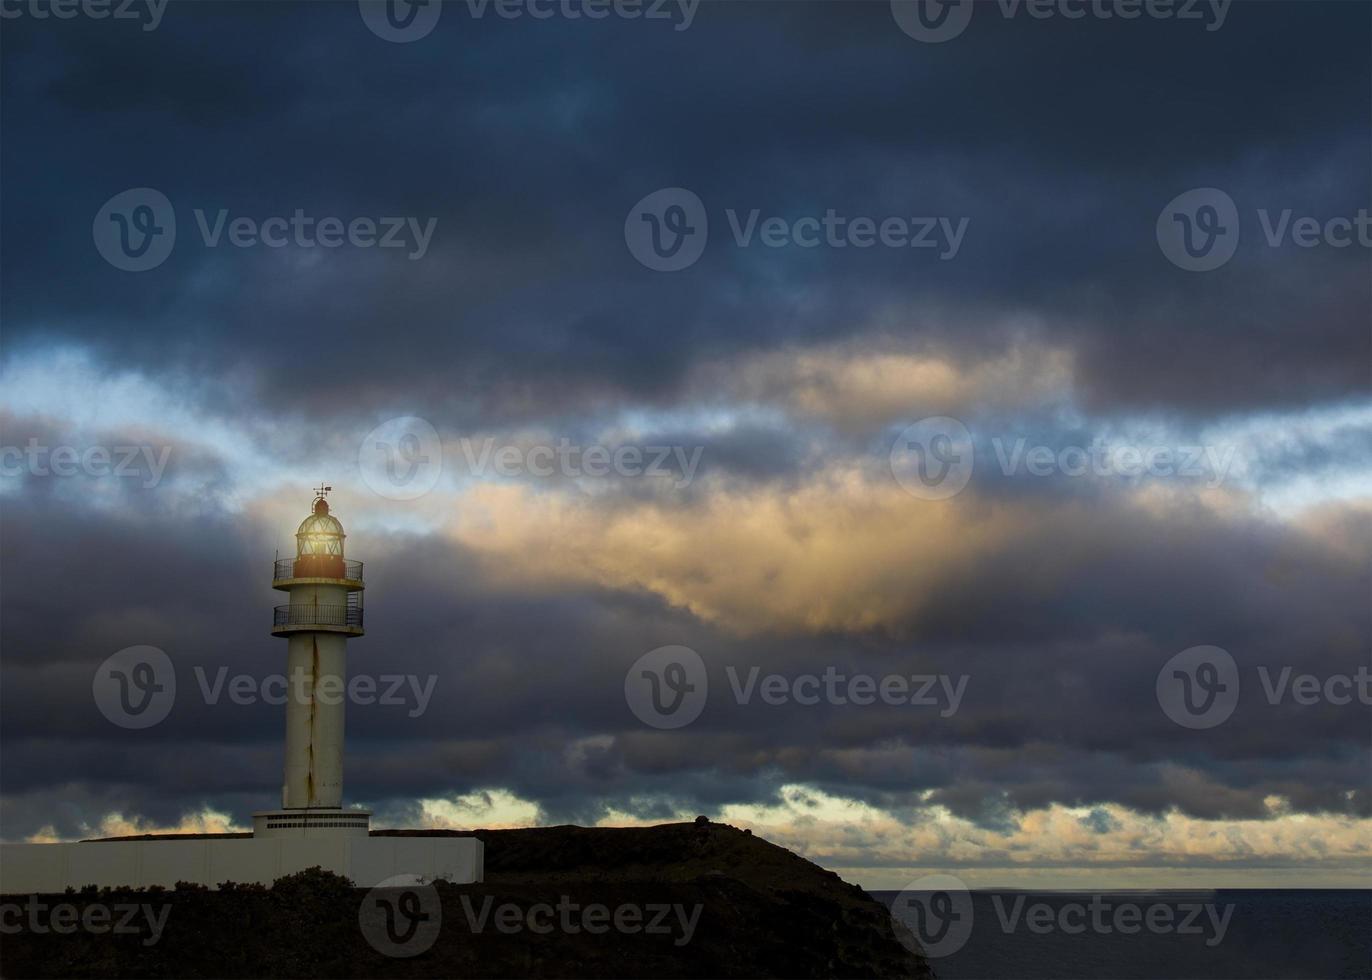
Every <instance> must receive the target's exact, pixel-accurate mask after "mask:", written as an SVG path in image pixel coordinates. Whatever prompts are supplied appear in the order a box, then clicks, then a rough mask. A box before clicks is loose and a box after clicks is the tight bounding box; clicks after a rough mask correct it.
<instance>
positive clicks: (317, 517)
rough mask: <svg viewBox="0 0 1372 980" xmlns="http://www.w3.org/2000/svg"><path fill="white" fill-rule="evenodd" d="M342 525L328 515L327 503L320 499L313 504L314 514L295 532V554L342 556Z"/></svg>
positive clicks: (343, 535) (344, 535)
mask: <svg viewBox="0 0 1372 980" xmlns="http://www.w3.org/2000/svg"><path fill="white" fill-rule="evenodd" d="M345 537H347V535H346V534H344V533H343V525H342V524H340V523H338V518H336V517H334V516H333V515H332V514H330V513H329V505H328V502H327V501H325V500H324V498H323V497H320V498H319V499H318V500H316V501H315V502H314V513H312V514H311V515H310V516H309V517H307V518H305V519H304V520H303V521H301V522H300V528H299V530H297V531H296V532H295V540H296V553H297V554H300V555H337V556H340V557H341V556H342V554H343V539H344V538H345Z"/></svg>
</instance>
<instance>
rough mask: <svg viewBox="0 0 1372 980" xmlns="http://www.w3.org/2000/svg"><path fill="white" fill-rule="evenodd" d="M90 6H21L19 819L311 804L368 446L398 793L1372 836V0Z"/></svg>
mask: <svg viewBox="0 0 1372 980" xmlns="http://www.w3.org/2000/svg"><path fill="white" fill-rule="evenodd" d="M64 12H65V13H68V14H70V16H66V17H57V16H54V15H53V12H52V11H51V9H50V7H49V6H47V5H46V4H41V3H40V4H36V5H35V4H31V3H29V2H28V0H24V2H22V3H21V2H15V0H6V2H5V4H4V5H3V6H0V14H2V15H3V16H0V82H2V83H3V88H2V89H0V545H3V561H2V562H0V651H2V653H0V838H3V839H4V840H6V841H21V840H66V839H79V838H82V837H89V836H98V835H104V834H112V833H119V832H131V831H135V830H136V831H169V830H174V829H211V830H213V829H226V828H227V829H245V828H247V827H248V826H250V820H249V815H250V814H251V812H252V811H253V810H258V809H265V808H269V807H273V806H276V805H277V804H278V802H279V794H278V792H277V787H278V786H279V780H280V772H281V764H282V735H283V731H284V721H283V717H282V715H283V713H284V708H283V707H281V705H280V704H279V703H271V699H270V696H269V694H270V684H269V683H268V679H269V678H271V677H272V676H273V675H277V674H280V673H281V672H283V671H284V669H285V644H284V642H283V641H282V640H280V639H277V638H274V637H272V636H271V633H270V618H269V616H270V611H271V607H272V606H274V605H278V604H280V603H281V602H284V601H285V600H284V599H282V598H281V596H282V593H279V592H273V591H272V589H271V587H270V585H271V578H270V575H269V571H268V560H269V559H271V558H274V557H276V556H277V555H278V554H280V555H283V556H284V555H289V554H291V553H292V552H291V549H292V548H293V547H294V538H293V534H294V532H295V529H296V526H297V525H298V524H299V522H300V521H301V520H302V519H303V518H304V517H305V516H306V515H307V514H308V512H309V508H310V505H311V501H312V488H313V487H315V486H317V485H320V484H321V483H322V484H329V485H332V487H333V491H332V492H331V493H330V494H329V500H330V504H331V506H332V508H333V513H334V515H335V516H337V517H338V518H339V519H340V520H341V521H342V523H343V525H344V526H345V528H346V530H347V533H348V537H347V544H346V547H347V554H348V557H349V558H353V559H357V560H361V561H363V562H364V563H365V570H366V572H365V574H366V581H367V589H366V593H365V602H366V630H367V632H366V636H365V637H361V638H358V639H354V640H352V641H350V644H349V671H350V675H352V676H357V677H364V678H367V679H368V680H369V682H371V683H375V685H376V689H377V691H378V693H377V694H376V696H374V697H370V698H369V697H368V696H367V694H366V693H365V691H363V692H362V693H359V694H357V695H356V696H354V697H351V698H350V703H349V704H348V705H347V709H346V710H347V732H348V735H347V737H348V741H347V757H346V764H345V765H346V768H345V784H344V793H345V797H346V799H347V800H348V801H349V802H351V803H355V804H360V805H365V806H367V807H370V808H371V809H372V810H374V812H375V817H374V818H373V824H374V825H375V826H442V827H462V828H470V827H496V826H527V825H543V824H552V823H578V824H585V825H591V824H605V825H622V824H634V823H656V822H664V821H669V820H676V819H690V818H693V817H694V816H695V815H696V814H706V815H708V816H709V817H710V818H711V819H715V820H722V821H727V822H729V823H733V824H735V825H737V826H744V827H749V828H752V829H753V831H754V832H755V833H758V834H761V835H764V836H766V837H767V838H768V839H771V840H773V841H776V842H777V843H780V844H783V845H784V846H787V847H790V848H792V849H793V850H796V851H797V852H798V853H801V854H803V855H804V856H806V857H808V858H810V859H812V860H815V861H817V862H819V863H820V864H822V865H823V866H825V867H828V868H831V869H834V870H837V871H839V872H840V873H841V874H843V875H844V876H845V877H846V878H848V879H849V880H852V881H857V882H859V883H860V884H862V885H864V886H866V887H869V888H891V889H896V888H900V887H902V886H903V885H904V884H905V883H906V882H908V881H910V880H912V879H914V878H916V877H918V876H920V875H922V874H925V873H931V872H944V871H946V872H951V873H954V874H957V875H959V876H961V877H962V878H963V879H964V880H966V881H967V882H968V883H969V884H971V885H973V886H978V885H984V886H991V885H996V886H1022V887H1107V886H1109V887H1162V886H1186V887H1219V886H1247V887H1267V886H1282V885H1302V886H1347V885H1353V884H1359V883H1361V884H1364V885H1365V883H1366V880H1367V875H1368V873H1369V872H1372V751H1370V746H1372V697H1370V692H1369V687H1372V682H1369V679H1368V676H1367V675H1368V671H1369V668H1370V666H1372V603H1369V601H1368V600H1369V596H1370V595H1372V521H1369V517H1372V389H1370V388H1369V367H1370V366H1372V357H1370V356H1369V355H1372V341H1370V335H1369V323H1370V322H1372V317H1370V316H1369V314H1370V313H1372V276H1369V274H1368V273H1369V271H1372V270H1370V269H1369V255H1370V254H1372V253H1369V248H1372V223H1370V222H1369V219H1368V209H1369V207H1370V206H1372V200H1370V199H1369V198H1370V197H1372V195H1369V175H1370V173H1372V171H1370V169H1369V168H1370V166H1372V129H1370V128H1369V124H1370V123H1372V54H1369V52H1372V5H1369V4H1366V3H1363V2H1360V0H1349V2H1320V0H1314V2H1302V3H1295V2H1284V0H1237V2H1234V3H1232V4H1230V3H1222V2H1215V3H1210V2H1206V3H1197V4H1181V3H1178V4H1166V3H1160V4H1156V5H1150V6H1147V7H1146V8H1145V7H1140V8H1134V7H1131V6H1130V5H1129V4H1128V3H1123V4H1117V3H1112V2H1106V0H1100V2H1097V3H1094V4H1081V3H1076V2H1074V0H1068V2H1067V3H1065V4H1049V5H1045V4H1042V3H1036V4H1030V3H1028V2H1027V0H1026V2H1025V3H1014V2H1012V0H995V2H989V0H986V2H978V3H976V4H975V5H973V4H971V3H970V0H969V2H968V3H964V4H961V5H950V6H949V7H947V8H944V7H942V6H941V5H939V4H937V3H932V4H930V5H925V6H920V5H918V4H912V3H907V2H905V0H897V2H896V3H895V4H892V3H890V2H885V0H882V2H875V0H874V2H842V3H839V2H834V3H830V2H823V0H816V2H784V0H777V2H750V0H736V2H734V0H731V2H718V0H714V2H708V0H707V2H703V3H699V4H694V3H676V2H671V3H656V0H653V2H650V3H647V4H644V5H641V6H640V5H635V4H632V3H628V2H625V3H622V4H619V5H614V4H607V5H604V6H597V5H595V4H592V5H591V6H590V7H589V8H588V7H584V6H582V5H581V4H580V3H570V2H569V3H566V4H564V3H562V2H560V0H559V2H558V3H551V2H548V0H530V2H523V0H506V2H505V3H503V4H498V3H496V2H494V0H492V2H491V3H489V4H485V3H482V2H480V0H470V2H466V0H464V2H448V3H444V4H442V5H441V6H439V5H436V4H432V3H431V4H428V5H417V6H413V7H411V6H409V5H408V4H406V3H403V2H402V3H399V5H396V4H394V3H393V4H392V5H391V7H390V8H389V9H388V8H387V7H386V5H385V4H376V3H372V2H370V0H367V2H363V3H361V4H359V3H357V2H352V0H318V2H300V3H294V2H273V3H270V4H268V3H257V2H251V0H244V2H235V3H220V2H215V0H202V2H196V3H187V2H181V0H177V2H172V3H170V4H162V3H157V2H144V0H137V2H131V3H128V4H126V5H124V6H123V7H111V8H109V9H108V10H107V9H106V8H103V7H101V6H99V5H98V4H97V5H92V4H83V5H78V6H75V7H73V8H71V9H69V10H66V11H64ZM1183 12H1184V15H1183ZM104 13H109V14H110V15H109V16H102V14H104ZM593 14H594V15H596V16H591V15H593ZM1135 14H1137V16H1134V15H1135ZM602 15H603V16H602ZM129 648H137V649H136V650H135V652H134V653H132V654H128V653H121V651H127V650H128V649H129ZM147 648H154V649H155V651H160V652H161V654H165V661H162V660H156V661H155V662H156V663H157V664H159V665H164V666H158V668H157V669H158V670H159V671H164V670H165V671H166V672H168V673H169V674H170V675H171V676H170V678H169V677H168V674H167V673H159V674H158V675H157V676H158V680H159V681H162V682H166V681H168V680H169V679H170V680H173V681H174V691H170V692H168V691H166V690H165V689H164V690H163V691H160V692H158V694H157V696H158V697H159V698H162V697H164V696H165V697H166V698H167V700H166V702H165V704H164V703H163V702H162V701H159V702H158V705H159V706H160V707H159V709H158V711H157V712H156V713H157V714H158V715H160V717H159V718H158V719H157V720H156V721H155V723H151V722H150V723H149V724H147V725H145V726H143V727H135V726H131V725H130V724H129V723H128V720H129V719H128V717H121V716H120V715H119V711H118V709H115V708H111V707H110V703H111V702H110V701H109V699H108V698H104V699H102V695H101V684H102V683H104V682H103V681H102V680H101V678H102V677H107V676H108V665H109V663H110V662H111V661H110V659H109V658H111V657H114V656H116V655H119V656H122V657H124V658H125V659H124V660H119V661H115V662H116V663H128V662H130V661H129V660H128V658H130V657H133V658H138V657H145V658H146V657H148V656H151V655H150V654H148V653H147V652H146V649H147ZM664 648H665V649H664ZM140 651H141V652H140ZM159 656H160V655H159ZM149 662H153V661H149ZM130 676H133V675H130ZM235 678H241V679H242V680H241V683H240V684H239V686H238V687H233V686H232V684H233V681H234V679H235ZM391 678H398V680H397V681H396V682H395V683H394V684H393V683H392V681H391V680H390V679H391ZM221 681H222V683H220V682H221ZM165 686H166V685H165V683H164V685H163V687H164V688H165ZM232 691H237V694H234V693H231V692H232ZM379 692H387V693H388V694H389V695H390V696H386V697H383V696H382V695H381V693H379ZM106 693H108V690H107V691H106ZM145 717H146V716H145Z"/></svg>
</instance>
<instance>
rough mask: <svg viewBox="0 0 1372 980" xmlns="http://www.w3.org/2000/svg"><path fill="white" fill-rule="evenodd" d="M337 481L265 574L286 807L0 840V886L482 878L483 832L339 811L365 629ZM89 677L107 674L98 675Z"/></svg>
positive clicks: (383, 883) (318, 496)
mask: <svg viewBox="0 0 1372 980" xmlns="http://www.w3.org/2000/svg"><path fill="white" fill-rule="evenodd" d="M332 489H333V488H332V487H328V486H321V487H319V488H318V489H317V490H315V496H314V506H313V507H311V508H310V515H309V516H308V517H306V518H305V519H304V520H303V521H301V522H300V529H299V530H298V531H296V533H295V557H294V558H283V559H278V560H277V562H276V565H275V566H274V569H273V571H272V588H274V589H278V590H280V591H282V592H284V593H286V595H287V596H288V597H289V599H290V601H289V602H287V603H286V604H285V605H284V606H277V607H276V611H275V615H274V616H273V617H272V635H273V636H281V637H285V639H286V766H285V776H284V778H283V779H282V781H281V809H279V810H261V811H258V812H257V813H254V814H253V815H252V816H253V833H252V836H251V837H240V836H238V835H217V834H209V835H201V836H197V835H186V838H187V839H182V837H181V835H173V836H175V837H176V838H177V839H157V838H156V837H149V838H144V839H140V840H114V841H102V842H100V843H98V844H93V843H88V842H84V841H82V842H74V843H73V842H68V843H60V844H4V843H0V894H11V893H13V894H24V893H26V892H31V893H34V894H44V895H46V894H53V893H59V892H62V891H66V890H70V889H75V888H84V887H86V886H87V885H92V884H93V885H97V886H99V887H102V888H146V887H151V886H156V887H158V888H173V887H176V886H177V885H178V883H180V882H192V883H195V884H201V885H206V886H208V887H210V888H218V887H219V886H220V885H221V884H223V883H225V882H240V883H244V884H247V883H255V884H260V885H270V884H272V882H274V881H277V880H279V879H280V878H282V877H283V876H284V875H290V874H295V873H296V872H299V871H303V870H305V869H306V868H314V867H319V868H323V869H324V870H326V871H331V872H333V873H334V874H338V875H342V876H343V877H345V878H347V879H349V880H350V881H352V883H353V884H354V885H356V886H358V887H360V888H373V887H395V886H396V884H397V883H400V882H403V883H405V884H412V883H414V882H426V883H427V882H432V881H436V880H439V879H443V880H446V881H451V882H453V883H454V884H466V883H471V882H478V881H481V879H482V874H483V872H484V868H485V860H486V858H485V854H486V849H485V846H484V845H483V844H482V842H481V841H480V840H479V839H478V838H476V837H449V836H446V835H445V836H443V837H430V836H428V835H426V834H424V833H422V832H421V833H420V835H419V836H404V837H396V836H377V837H372V836H371V835H370V829H371V826H370V825H371V816H372V815H371V812H370V811H368V810H357V809H344V808H343V708H344V704H345V702H346V700H347V697H346V695H347V683H348V640H349V639H351V638H352V637H354V636H361V635H362V589H363V585H362V563H361V562H360V561H351V560H349V559H348V558H347V557H346V556H345V555H344V554H343V541H344V539H345V538H346V537H347V535H345V534H344V533H343V525H342V524H340V523H339V522H338V518H336V517H334V516H333V515H332V514H330V513H329V501H328V499H327V498H328V494H329V491H330V490H332ZM133 649H151V648H133ZM155 652H158V653H160V651H155ZM163 657H164V659H165V655H163ZM148 669H153V668H148ZM94 683H95V684H96V685H99V684H101V683H103V682H102V681H101V679H100V675H99V673H97V675H96V679H95V681H94ZM388 928H389V927H388Z"/></svg>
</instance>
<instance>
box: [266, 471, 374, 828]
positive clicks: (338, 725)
mask: <svg viewBox="0 0 1372 980" xmlns="http://www.w3.org/2000/svg"><path fill="white" fill-rule="evenodd" d="M332 489H333V488H332V487H327V486H321V487H319V488H318V489H317V490H316V491H315V499H314V507H313V508H312V511H311V513H310V516H309V517H306V518H305V520H304V521H302V522H301V524H300V529H299V530H298V531H296V534H295V541H296V547H295V557H294V558H285V559H281V560H278V561H277V562H276V565H275V569H274V571H273V573H272V588H274V589H279V590H281V591H282V592H285V593H287V595H289V596H290V602H289V603H288V604H286V605H284V606H277V607H276V611H275V616H274V617H273V620H272V635H273V636H284V637H285V638H286V642H287V647H286V771H285V778H284V780H283V782H282V785H281V809H280V810H267V811H262V812H258V813H254V814H253V833H254V836H258V837H277V836H310V837H313V836H318V835H321V834H328V835H332V834H340V833H341V834H352V835H362V836H366V834H367V832H368V830H369V821H370V818H371V814H370V812H368V811H366V810H345V809H343V714H344V706H345V703H346V701H347V681H348V661H347V654H348V639H349V638H350V637H354V636H361V635H362V633H363V629H362V590H363V588H364V586H363V584H362V563H361V562H360V561H349V560H348V559H347V558H346V557H344V554H343V541H344V538H346V537H347V535H345V534H344V533H343V525H342V524H340V523H339V522H338V518H336V517H334V516H333V515H332V514H330V513H329V502H328V500H327V499H325V498H326V496H327V494H328V492H329V491H330V490H332Z"/></svg>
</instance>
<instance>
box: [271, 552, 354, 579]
mask: <svg viewBox="0 0 1372 980" xmlns="http://www.w3.org/2000/svg"><path fill="white" fill-rule="evenodd" d="M272 578H273V579H274V580H275V581H280V580H282V579H289V578H343V579H350V580H352V581H355V582H360V581H362V563H361V562H360V561H349V560H348V559H346V558H338V557H336V556H334V555H303V556H301V557H299V558H282V559H281V560H280V561H278V562H277V563H276V565H275V566H274V569H273V571H272Z"/></svg>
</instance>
